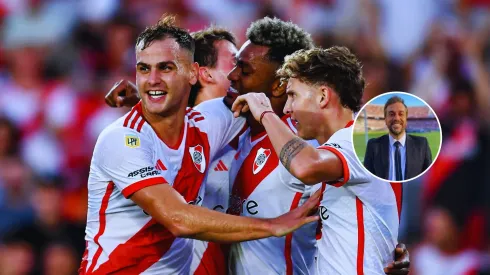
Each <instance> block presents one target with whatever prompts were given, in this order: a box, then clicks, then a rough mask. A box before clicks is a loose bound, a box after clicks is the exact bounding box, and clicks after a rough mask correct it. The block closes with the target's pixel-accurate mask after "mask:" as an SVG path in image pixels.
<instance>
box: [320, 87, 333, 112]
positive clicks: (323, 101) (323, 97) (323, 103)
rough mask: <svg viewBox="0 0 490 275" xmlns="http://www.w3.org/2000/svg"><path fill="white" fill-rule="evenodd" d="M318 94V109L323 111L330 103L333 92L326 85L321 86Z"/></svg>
mask: <svg viewBox="0 0 490 275" xmlns="http://www.w3.org/2000/svg"><path fill="white" fill-rule="evenodd" d="M319 92H320V108H322V109H324V108H326V107H327V105H328V103H329V102H330V99H331V96H332V92H333V91H332V89H330V87H328V86H327V85H321V86H320V91H319Z"/></svg>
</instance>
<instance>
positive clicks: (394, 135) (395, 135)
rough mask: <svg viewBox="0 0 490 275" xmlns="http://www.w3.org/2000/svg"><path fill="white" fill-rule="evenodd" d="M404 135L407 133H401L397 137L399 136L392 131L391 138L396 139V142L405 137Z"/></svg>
mask: <svg viewBox="0 0 490 275" xmlns="http://www.w3.org/2000/svg"><path fill="white" fill-rule="evenodd" d="M403 135H405V131H403V132H401V133H400V134H398V135H397V134H394V133H392V132H391V131H390V136H391V137H392V138H394V139H395V140H399V139H401V138H402V137H403Z"/></svg>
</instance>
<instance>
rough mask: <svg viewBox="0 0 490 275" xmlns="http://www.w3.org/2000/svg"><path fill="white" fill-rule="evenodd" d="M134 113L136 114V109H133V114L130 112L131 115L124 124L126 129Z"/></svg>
mask: <svg viewBox="0 0 490 275" xmlns="http://www.w3.org/2000/svg"><path fill="white" fill-rule="evenodd" d="M134 112H136V108H134V107H133V109H132V110H131V112H129V115H128V116H127V117H126V119H125V120H124V124H123V126H124V127H128V123H129V120H130V119H131V117H132V116H133V114H134Z"/></svg>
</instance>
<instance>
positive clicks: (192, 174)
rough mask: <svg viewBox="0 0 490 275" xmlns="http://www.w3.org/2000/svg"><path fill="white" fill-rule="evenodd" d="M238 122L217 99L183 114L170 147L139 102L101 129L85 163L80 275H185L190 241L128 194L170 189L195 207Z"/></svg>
mask: <svg viewBox="0 0 490 275" xmlns="http://www.w3.org/2000/svg"><path fill="white" fill-rule="evenodd" d="M244 123H245V119H243V118H238V119H235V118H234V117H233V114H232V113H231V112H230V111H229V110H228V108H227V107H226V106H225V105H224V104H223V103H222V99H216V100H210V101H207V102H204V103H202V104H200V105H199V106H198V107H197V108H196V109H194V110H193V109H190V108H189V109H187V114H186V117H185V125H184V127H183V131H182V139H181V142H180V143H179V145H177V146H176V147H175V148H171V147H168V146H167V145H166V144H165V143H164V142H163V141H162V140H161V139H160V138H159V137H158V135H157V134H156V133H155V131H154V130H153V128H152V127H151V126H150V125H149V124H148V123H147V122H146V121H145V119H144V117H143V115H142V107H141V103H139V104H138V105H136V106H135V107H134V108H133V109H132V110H131V112H129V113H128V114H126V115H125V116H124V117H122V118H120V119H118V120H117V121H116V122H114V123H113V124H111V125H110V126H108V127H107V128H106V129H104V131H103V132H102V133H101V134H100V136H99V138H98V140H97V144H96V145H95V149H94V154H93V157H92V163H91V166H90V175H89V180H88V192H89V193H88V213H87V228H86V231H85V233H86V237H85V239H86V241H87V249H86V253H85V254H84V259H83V261H82V266H81V268H80V273H81V274H109V273H116V272H117V273H124V274H188V273H189V272H190V266H191V259H192V257H190V255H191V254H192V249H193V240H191V239H186V238H176V237H175V236H173V235H172V234H171V233H170V231H168V230H167V229H166V228H165V227H164V226H163V225H161V224H159V223H157V222H156V220H155V219H153V218H152V217H151V216H149V215H147V214H146V213H145V212H144V211H143V210H142V209H141V208H140V207H139V206H138V205H136V204H135V203H134V202H133V201H132V200H130V199H129V197H130V196H131V195H132V194H133V193H135V192H136V191H138V190H140V189H142V188H145V187H147V186H151V185H155V184H170V185H172V187H173V188H174V189H175V190H177V192H179V193H180V194H181V195H182V196H183V198H184V199H185V200H186V201H187V202H188V203H195V202H196V201H197V200H199V197H202V194H199V191H200V190H202V189H201V188H200V187H201V183H202V182H203V181H204V180H205V176H206V171H207V169H208V168H209V167H208V166H209V163H210V160H211V159H213V158H214V157H215V155H216V153H217V152H218V151H220V150H221V149H222V148H224V147H225V145H226V144H228V143H229V142H230V140H231V139H232V138H233V137H234V136H235V135H236V134H237V133H238V132H239V131H240V129H242V127H243V125H244Z"/></svg>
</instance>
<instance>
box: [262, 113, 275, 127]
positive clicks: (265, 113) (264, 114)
mask: <svg viewBox="0 0 490 275" xmlns="http://www.w3.org/2000/svg"><path fill="white" fill-rule="evenodd" d="M267 113H274V111H263V112H262V114H261V115H260V119H259V123H260V125H262V119H263V118H264V115H265V114H267Z"/></svg>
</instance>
